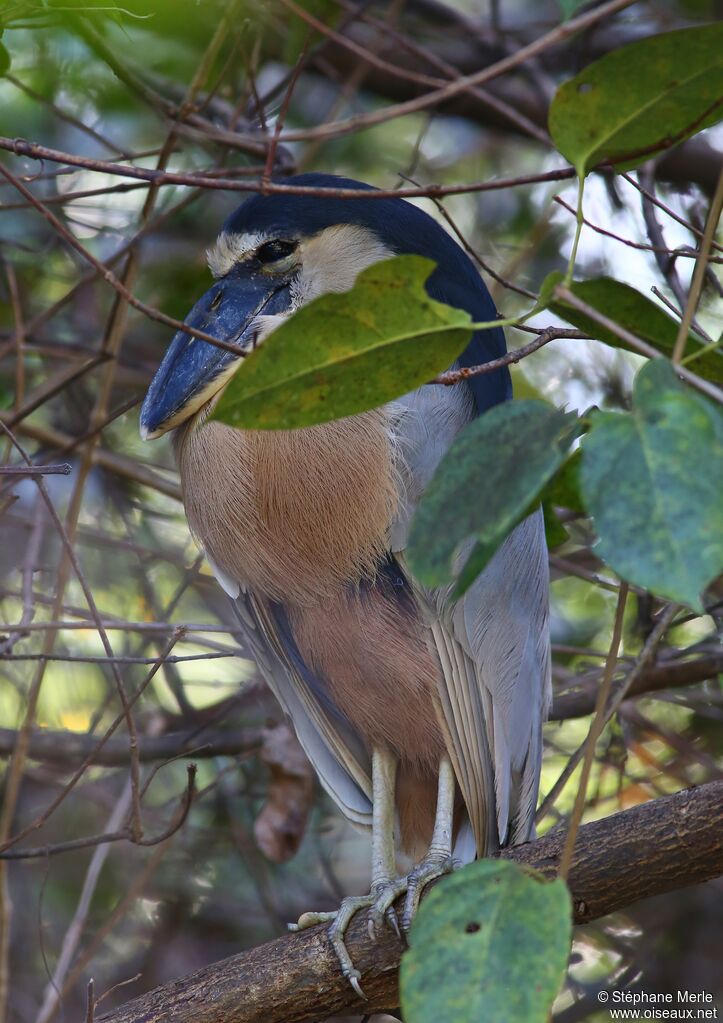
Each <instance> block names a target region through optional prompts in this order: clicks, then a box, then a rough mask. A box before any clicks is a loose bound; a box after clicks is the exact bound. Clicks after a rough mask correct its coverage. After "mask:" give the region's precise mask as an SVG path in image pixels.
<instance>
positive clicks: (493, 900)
mask: <svg viewBox="0 0 723 1023" xmlns="http://www.w3.org/2000/svg"><path fill="white" fill-rule="evenodd" d="M571 919H572V917H571V906H570V895H569V892H568V890H567V887H566V886H565V884H564V882H563V881H560V880H556V881H552V882H550V881H545V880H543V879H542V878H541V877H540V876H539V875H537V874H534V873H532V872H530V871H528V870H525V869H524V868H523V867H520V866H518V865H517V864H515V863H510V862H508V861H506V860H490V859H488V860H478V861H477V862H476V863H471V864H470V865H469V866H467V867H465V868H464V869H463V870H460V871H457V872H456V873H454V874H452V875H451V876H449V877H446V878H445V879H444V880H443V881H441V882H440V883H439V884H438V885H436V886H435V888H434V889H433V890H432V891H431V892H430V894H429V895H428V896H427V898H426V899H425V900H424V902H423V903H422V906H421V908H420V910H419V913H418V915H417V918H416V919H415V921H414V924H413V925H412V930H411V934H410V948H409V951H408V952H407V953H406V954H405V955H404V956H403V958H402V966H401V974H400V987H401V1002H402V1011H403V1013H404V1019H405V1021H406V1023H439V1021H440V1020H444V1023H479V1021H480V1020H484V1023H546V1021H547V1020H548V1018H549V1013H550V1007H551V1005H552V1003H553V1001H554V999H555V997H556V995H557V993H558V991H559V989H560V986H561V984H562V981H563V979H564V976H565V969H566V967H567V960H568V956H569V953H570V940H571V935H572V922H571Z"/></svg>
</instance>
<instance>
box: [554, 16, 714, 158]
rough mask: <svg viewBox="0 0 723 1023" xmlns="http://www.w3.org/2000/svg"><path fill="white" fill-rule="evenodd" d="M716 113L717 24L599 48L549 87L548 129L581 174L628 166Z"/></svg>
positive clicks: (692, 130)
mask: <svg viewBox="0 0 723 1023" xmlns="http://www.w3.org/2000/svg"><path fill="white" fill-rule="evenodd" d="M722 116H723V24H711V25H700V26H696V27H695V28H684V29H680V30H678V31H675V32H666V33H664V34H661V35H655V36H649V37H648V38H647V39H641V40H639V41H637V42H634V43H629V44H628V45H627V46H622V47H620V48H619V49H617V50H613V51H612V53H608V54H606V55H605V56H604V57H601V58H600V60H596V61H595V62H594V63H592V64H590V65H589V66H588V67H586V68H585V70H584V71H582V72H581V73H580V74H579V75H577V76H576V77H575V78H572V79H571V80H570V81H568V82H564V83H563V85H561V86H560V88H559V89H558V90H557V93H556V94H555V97H554V99H553V101H552V104H551V106H550V116H549V128H550V134H551V136H552V139H553V141H554V143H555V145H556V146H557V148H558V149H559V151H560V152H561V153H562V155H563V156H565V157H567V159H568V160H569V161H570V163H572V164H573V165H574V166H575V168H576V169H577V172H578V174H579V175H580V176H581V177H582V176H584V175H585V174H587V173H588V171H590V170H591V168H592V167H595V166H596V165H597V164H599V163H612V164H615V165H616V166H618V167H635V166H637V165H638V164H641V163H644V162H645V161H646V160H649V159H650V157H651V156H653V155H655V154H656V153H659V152H662V151H663V150H665V149H668V148H669V147H670V146H672V145H675V144H676V143H677V142H681V141H682V140H683V139H686V138H688V137H689V136H690V135H693V134H695V133H696V132H698V131H701V130H702V129H703V128H707V127H709V126H710V125H711V124H715V123H716V122H717V121H719V120H720V119H721V117H722Z"/></svg>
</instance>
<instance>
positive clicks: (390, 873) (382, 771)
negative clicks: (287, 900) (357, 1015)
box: [290, 748, 399, 998]
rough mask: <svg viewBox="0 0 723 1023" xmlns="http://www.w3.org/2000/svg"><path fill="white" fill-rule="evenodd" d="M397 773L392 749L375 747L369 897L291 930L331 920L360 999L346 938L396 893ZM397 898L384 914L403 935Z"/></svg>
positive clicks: (332, 936) (310, 916) (305, 919)
mask: <svg viewBox="0 0 723 1023" xmlns="http://www.w3.org/2000/svg"><path fill="white" fill-rule="evenodd" d="M396 774H397V761H396V757H394V755H393V754H392V753H390V752H389V750H385V749H378V748H375V749H374V750H373V752H372V883H371V890H370V892H369V894H368V895H351V896H348V897H347V898H345V899H343V900H342V903H341V906H340V907H339V909H338V910H336V911H335V912H333V913H304V914H303V915H302V916H301V917H300V918H299V922H298V923H297V924H291V925H290V929H291V930H302V929H304V928H306V927H313V926H314V924H319V923H325V922H329V921H331V927H330V928H329V940H330V941H331V943H332V945H333V946H334V951H335V952H336V955H337V958H338V960H339V965H340V966H341V972H342V973H343V974H344V976H345V977H346V978H347V979H348V981H349V983H350V984H351V986H352V987H353V988H354V990H355V991H356V993H357V994H358V995H359V997H360V998H364V992H363V991H362V989H361V986H360V984H359V979H360V976H361V975H360V973H359V971H358V970H356V969H355V968H354V964H353V963H352V961H351V956H350V955H349V950H348V949H347V947H346V944H345V942H344V935H345V934H346V931H347V928H348V927H349V924H350V923H351V919H352V917H353V916H354V914H355V913H357V912H358V911H359V910H360V909H368V908H369V907H371V906H375V905H376V904H377V903H378V902H379V901H380V899H383V898H385V897H386V896H387V893H389V892H391V891H396V888H395V885H396V883H397V882H396V881H393V880H392V878H393V877H394V874H395V873H396V860H395V854H394V815H395V786H396ZM395 898H396V894H393V895H392V896H391V898H390V899H389V901H388V904H387V905H386V906H385V907H384V910H383V911H382V912H381V914H380V919H383V918H384V917H386V919H387V920H388V921H389V924H390V926H391V927H393V928H394V930H395V931H396V932H397V934H398V933H399V925H398V924H397V918H396V915H395V913H394V909H393V908H392V903H393V902H394V899H395Z"/></svg>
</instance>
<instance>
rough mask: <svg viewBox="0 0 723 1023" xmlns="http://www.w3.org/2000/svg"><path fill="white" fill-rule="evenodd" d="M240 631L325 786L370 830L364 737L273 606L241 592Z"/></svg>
mask: <svg viewBox="0 0 723 1023" xmlns="http://www.w3.org/2000/svg"><path fill="white" fill-rule="evenodd" d="M232 603H233V606H234V608H235V611H236V615H237V618H238V621H239V626H240V632H241V634H242V637H243V639H244V640H245V642H246V645H247V646H248V649H249V650H250V652H251V654H252V656H253V657H254V659H255V660H256V661H257V663H258V665H259V669H260V670H261V673H262V674H263V676H264V678H265V679H266V681H267V682H268V684H269V686H270V688H271V690H272V692H273V693H274V696H275V697H276V699H277V700H278V701H279V703H280V704H281V706H282V708H283V710H284V711H285V713H286V714H288V715H289V717H290V718H291V719H292V721H293V723H294V729H295V731H296V734H297V736H298V738H299V742H300V743H301V745H302V747H303V748H304V751H305V752H306V755H307V756H308V758H309V760H310V761H311V763H312V764H313V765H314V768H315V770H316V772H317V774H318V776H319V780H320V782H321V784H322V786H323V787H324V788H325V789H326V791H327V792H328V793H329V795H330V796H331V798H332V799H333V800H334V801H335V802H336V803H337V805H338V806H339V807H340V809H341V810H342V812H343V813H344V814H345V816H346V817H347V818H348V819H349V820H351V821H353V822H354V823H355V824H359V825H362V826H366V827H369V826H371V811H372V803H371V796H372V782H371V763H370V760H369V755H368V753H367V751H366V749H365V746H364V743H363V742H362V740H361V738H360V737H359V735H358V734H357V733H356V732H355V731H354V729H353V728H352V726H351V725H350V723H349V722H348V721H347V719H346V718H345V717H343V715H341V714H340V713H339V712H338V711H336V710H335V708H334V707H333V705H331V704H330V702H329V701H328V699H324V698H320V693H321V692H322V688H323V687H322V683H321V682H320V681H319V680H318V679H315V677H314V676H313V673H312V672H311V671H310V669H309V668H308V667H307V666H306V665H305V664H304V662H303V660H302V658H301V656H300V654H299V651H298V649H296V646H295V643H294V641H293V638H292V637H291V635H290V633H289V632H288V630H287V629H285V628H284V625H283V617H282V616H281V615H280V613H279V608H278V607H275V606H274V605H273V603H272V602H271V601H267V600H264V599H262V598H259V597H258V596H256V595H254V594H252V593H250V592H246V591H244V590H243V589H242V588H241V587H239V592H238V595H237V596H236V598H235V599H234V600H233V601H232Z"/></svg>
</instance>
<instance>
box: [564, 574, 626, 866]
mask: <svg viewBox="0 0 723 1023" xmlns="http://www.w3.org/2000/svg"><path fill="white" fill-rule="evenodd" d="M627 596H628V587H627V583H625V582H621V583H620V590H619V591H618V602H617V607H616V608H615V621H614V623H613V634H612V638H611V640H610V649H609V651H608V655H607V660H606V661H605V671H604V673H603V678H602V682H601V683H600V688H599V689H598V694H597V702H596V704H595V713H594V715H593V719H592V722H591V723H590V731H589V732H588V735H587V739H586V740H585V755H584V757H583V761H582V771H581V772H580V781H579V783H578V787H577V794H576V796H575V804H574V806H573V808H572V814H571V816H570V823H569V824H568V829H567V836H566V838H565V845H564V846H563V849H562V855H561V857H560V868H559V871H558V873H559V876H560V877H561V878H562V880H563V881H566V880H567V875H568V873H569V872H570V864H571V863H572V857H573V853H574V852H575V840H576V839H577V833H578V830H579V828H580V822H581V821H582V815H583V812H584V810H585V798H586V795H587V785H588V781H589V780H590V770H591V768H592V762H593V759H594V757H595V749H596V747H597V741H598V739H599V738H600V736H601V735H602V730H603V728H604V727H605V707H606V705H607V701H608V697H609V695H610V689H611V686H612V683H613V675H614V673H615V667H616V665H617V663H618V653H619V650H620V641H621V639H622V634H623V620H624V616H625V602H626V600H627Z"/></svg>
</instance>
